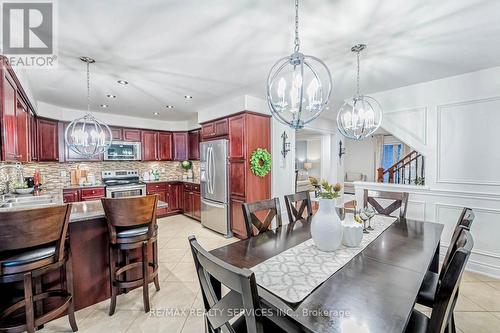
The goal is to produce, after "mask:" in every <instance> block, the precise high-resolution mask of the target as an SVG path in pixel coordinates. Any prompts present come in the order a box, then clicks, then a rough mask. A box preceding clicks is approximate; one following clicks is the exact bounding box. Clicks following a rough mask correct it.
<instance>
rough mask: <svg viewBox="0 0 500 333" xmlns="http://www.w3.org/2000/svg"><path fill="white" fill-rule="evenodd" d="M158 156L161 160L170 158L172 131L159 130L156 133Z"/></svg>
mask: <svg viewBox="0 0 500 333" xmlns="http://www.w3.org/2000/svg"><path fill="white" fill-rule="evenodd" d="M158 158H159V159H160V160H161V161H171V160H172V133H169V132H160V133H159V134H158Z"/></svg>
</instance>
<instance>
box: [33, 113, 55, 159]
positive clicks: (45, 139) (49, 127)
mask: <svg viewBox="0 0 500 333" xmlns="http://www.w3.org/2000/svg"><path fill="white" fill-rule="evenodd" d="M37 128H38V160H39V161H59V128H58V122H57V121H56V120H51V119H45V118H38V119H37Z"/></svg>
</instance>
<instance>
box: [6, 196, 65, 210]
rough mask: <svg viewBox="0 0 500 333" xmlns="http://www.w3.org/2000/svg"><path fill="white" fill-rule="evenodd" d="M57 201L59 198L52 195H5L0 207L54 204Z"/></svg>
mask: <svg viewBox="0 0 500 333" xmlns="http://www.w3.org/2000/svg"><path fill="white" fill-rule="evenodd" d="M59 203H60V202H59V200H57V199H56V198H55V197H54V196H52V195H40V196H31V195H30V196H16V197H5V198H4V200H3V201H2V202H0V209H2V208H5V209H9V208H31V207H38V206H48V205H56V204H59Z"/></svg>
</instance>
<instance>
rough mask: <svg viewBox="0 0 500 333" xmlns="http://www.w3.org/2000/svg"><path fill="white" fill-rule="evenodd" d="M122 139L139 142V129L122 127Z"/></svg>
mask: <svg viewBox="0 0 500 333" xmlns="http://www.w3.org/2000/svg"><path fill="white" fill-rule="evenodd" d="M122 140H123V141H130V142H141V130H138V129H132V128H124V129H122Z"/></svg>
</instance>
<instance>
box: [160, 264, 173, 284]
mask: <svg viewBox="0 0 500 333" xmlns="http://www.w3.org/2000/svg"><path fill="white" fill-rule="evenodd" d="M176 265H177V263H176V262H159V263H158V266H159V267H158V279H159V280H160V282H162V281H165V280H166V279H167V278H168V277H169V275H170V274H171V273H172V271H173V269H174V267H175V266H176Z"/></svg>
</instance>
